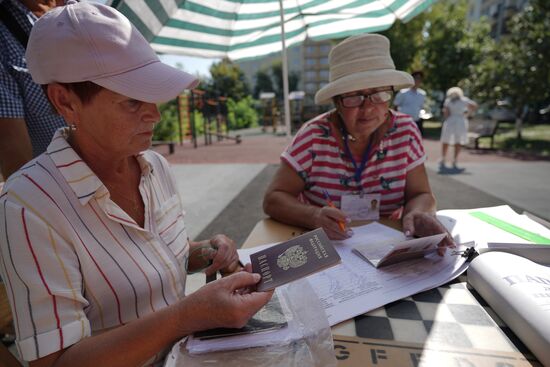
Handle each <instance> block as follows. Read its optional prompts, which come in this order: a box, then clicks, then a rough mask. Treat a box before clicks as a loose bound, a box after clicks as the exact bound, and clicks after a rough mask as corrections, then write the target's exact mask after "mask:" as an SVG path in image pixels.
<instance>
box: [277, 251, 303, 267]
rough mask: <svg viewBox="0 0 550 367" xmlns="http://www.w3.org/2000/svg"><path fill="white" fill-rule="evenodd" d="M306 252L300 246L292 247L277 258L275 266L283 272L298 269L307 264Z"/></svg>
mask: <svg viewBox="0 0 550 367" xmlns="http://www.w3.org/2000/svg"><path fill="white" fill-rule="evenodd" d="M306 254H307V251H305V250H304V248H303V247H302V246H300V245H296V246H292V247H289V248H287V249H286V251H285V252H283V253H282V254H280V255H279V256H277V266H278V267H280V268H281V269H283V270H288V269H290V268H298V267H300V266H302V265H305V264H306V263H307V256H306Z"/></svg>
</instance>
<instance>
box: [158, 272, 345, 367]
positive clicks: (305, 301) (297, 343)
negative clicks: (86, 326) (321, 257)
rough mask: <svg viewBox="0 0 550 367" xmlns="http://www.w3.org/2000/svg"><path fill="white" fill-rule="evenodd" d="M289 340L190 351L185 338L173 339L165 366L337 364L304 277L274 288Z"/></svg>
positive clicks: (323, 317)
mask: <svg viewBox="0 0 550 367" xmlns="http://www.w3.org/2000/svg"><path fill="white" fill-rule="evenodd" d="M277 292H278V295H279V299H280V301H281V303H283V304H284V305H285V307H284V312H285V316H286V317H287V320H288V325H289V326H288V327H289V328H290V327H291V328H293V332H292V335H293V337H292V340H284V341H282V342H283V343H282V344H281V343H279V344H276V345H269V346H264V347H255V348H246V349H238V350H230V351H219V352H209V353H204V354H194V355H192V354H190V353H189V352H188V351H187V349H186V346H185V342H186V339H184V340H182V341H180V342H178V343H176V344H175V345H174V347H173V348H172V350H171V352H170V353H169V354H168V356H167V357H166V360H165V364H164V366H165V367H183V366H185V367H193V366H204V365H214V364H220V365H222V364H223V366H224V367H233V366H234V367H240V366H258V367H262V366H296V367H298V366H300V367H307V366H327V367H329V366H336V357H335V354H334V346H333V342H332V334H331V332H330V326H329V324H328V320H327V317H326V315H325V311H324V310H323V309H322V308H321V304H320V301H319V298H318V297H317V294H316V293H315V291H314V290H313V288H312V287H311V285H310V284H309V282H308V281H307V280H306V279H301V280H299V281H296V282H292V283H290V284H288V285H286V286H284V287H280V288H278V289H277Z"/></svg>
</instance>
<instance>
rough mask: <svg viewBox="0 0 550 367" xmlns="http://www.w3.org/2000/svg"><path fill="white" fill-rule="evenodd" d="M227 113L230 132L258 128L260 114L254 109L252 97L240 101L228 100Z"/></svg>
mask: <svg viewBox="0 0 550 367" xmlns="http://www.w3.org/2000/svg"><path fill="white" fill-rule="evenodd" d="M227 111H228V113H227V120H228V124H229V129H230V130H235V129H244V128H248V127H254V126H258V113H257V112H256V110H255V109H254V99H252V96H246V97H245V98H243V99H241V100H239V101H235V100H233V99H231V98H229V99H228V100H227Z"/></svg>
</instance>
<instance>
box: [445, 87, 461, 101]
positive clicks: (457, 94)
mask: <svg viewBox="0 0 550 367" xmlns="http://www.w3.org/2000/svg"><path fill="white" fill-rule="evenodd" d="M462 97H464V92H462V89H460V88H459V87H452V88H449V90H448V91H447V98H451V99H456V98H462Z"/></svg>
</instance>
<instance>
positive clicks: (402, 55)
mask: <svg viewBox="0 0 550 367" xmlns="http://www.w3.org/2000/svg"><path fill="white" fill-rule="evenodd" d="M425 22H426V13H421V14H419V15H417V16H416V17H414V18H413V19H412V20H411V21H410V22H408V23H403V22H401V21H400V20H396V21H395V23H394V24H393V25H392V26H391V28H389V29H388V30H386V31H383V32H380V33H381V34H383V35H384V36H386V37H388V39H389V40H390V44H391V55H392V59H393V62H394V64H395V68H396V69H398V70H410V71H411V72H412V71H415V70H422V67H421V66H420V65H419V63H418V62H415V58H416V55H417V54H418V52H419V50H420V49H421V48H422V42H423V41H424V39H423V35H422V31H423V29H424V24H425Z"/></svg>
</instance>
